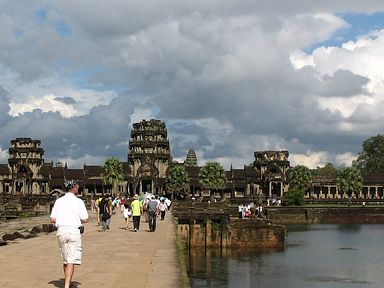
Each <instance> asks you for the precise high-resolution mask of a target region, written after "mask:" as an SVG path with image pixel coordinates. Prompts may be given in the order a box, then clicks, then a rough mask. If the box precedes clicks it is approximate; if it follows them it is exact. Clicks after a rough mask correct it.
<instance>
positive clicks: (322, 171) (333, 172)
mask: <svg viewBox="0 0 384 288" xmlns="http://www.w3.org/2000/svg"><path fill="white" fill-rule="evenodd" d="M338 173H339V170H338V169H337V168H336V167H335V166H334V165H333V164H332V163H327V164H326V165H325V166H324V167H317V168H316V169H315V170H313V171H312V174H313V176H324V177H335V178H336V177H337V174H338Z"/></svg>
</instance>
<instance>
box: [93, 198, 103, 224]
mask: <svg viewBox="0 0 384 288" xmlns="http://www.w3.org/2000/svg"><path fill="white" fill-rule="evenodd" d="M101 200H103V198H102V197H99V198H97V199H96V202H95V205H96V220H97V227H99V226H100V225H101V215H100V207H99V205H100V202H101Z"/></svg>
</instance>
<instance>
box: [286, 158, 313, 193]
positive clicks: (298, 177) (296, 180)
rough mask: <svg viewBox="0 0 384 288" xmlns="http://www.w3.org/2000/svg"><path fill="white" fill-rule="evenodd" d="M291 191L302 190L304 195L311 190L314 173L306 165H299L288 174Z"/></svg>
mask: <svg viewBox="0 0 384 288" xmlns="http://www.w3.org/2000/svg"><path fill="white" fill-rule="evenodd" d="M288 183H289V190H291V189H295V190H301V191H302V192H303V193H302V194H303V195H305V192H306V191H308V190H309V189H310V188H311V185H312V173H311V170H310V169H309V168H308V167H306V166H304V165H297V166H295V167H293V168H291V169H290V171H289V172H288Z"/></svg>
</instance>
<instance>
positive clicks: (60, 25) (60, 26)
mask: <svg viewBox="0 0 384 288" xmlns="http://www.w3.org/2000/svg"><path fill="white" fill-rule="evenodd" d="M55 30H56V32H57V33H59V34H60V35H61V36H68V35H70V34H71V28H70V27H69V25H68V23H66V22H64V21H59V22H56V23H55Z"/></svg>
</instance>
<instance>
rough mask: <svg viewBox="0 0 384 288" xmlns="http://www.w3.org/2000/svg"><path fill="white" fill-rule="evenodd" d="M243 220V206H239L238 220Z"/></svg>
mask: <svg viewBox="0 0 384 288" xmlns="http://www.w3.org/2000/svg"><path fill="white" fill-rule="evenodd" d="M242 218H243V204H239V219H242Z"/></svg>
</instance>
